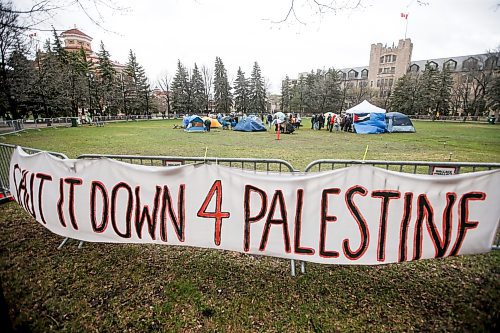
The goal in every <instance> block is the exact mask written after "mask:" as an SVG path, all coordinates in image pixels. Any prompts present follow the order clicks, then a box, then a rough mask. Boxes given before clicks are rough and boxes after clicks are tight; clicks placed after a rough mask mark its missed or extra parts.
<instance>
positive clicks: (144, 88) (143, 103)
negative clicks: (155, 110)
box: [125, 50, 151, 114]
mask: <svg viewBox="0 0 500 333" xmlns="http://www.w3.org/2000/svg"><path fill="white" fill-rule="evenodd" d="M125 74H126V75H127V83H126V85H127V94H126V95H127V109H128V110H127V111H131V112H132V113H135V114H141V113H144V114H149V112H150V99H151V96H150V94H151V90H150V86H149V83H148V78H147V76H146V72H145V71H144V68H143V67H142V66H141V65H139V63H138V62H137V58H136V56H135V54H134V52H133V51H132V50H130V53H129V59H128V62H127V67H126V69H125Z"/></svg>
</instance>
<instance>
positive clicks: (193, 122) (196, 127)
mask: <svg viewBox="0 0 500 333" xmlns="http://www.w3.org/2000/svg"><path fill="white" fill-rule="evenodd" d="M185 131H186V132H205V124H204V123H203V119H201V118H200V117H199V116H196V115H194V116H191V117H189V119H188V125H187V127H186V129H185Z"/></svg>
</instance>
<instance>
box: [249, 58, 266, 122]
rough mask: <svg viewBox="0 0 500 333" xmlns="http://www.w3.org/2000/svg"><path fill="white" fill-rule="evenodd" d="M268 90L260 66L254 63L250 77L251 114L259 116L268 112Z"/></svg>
mask: <svg viewBox="0 0 500 333" xmlns="http://www.w3.org/2000/svg"><path fill="white" fill-rule="evenodd" d="M266 102H267V98H266V88H265V85H264V79H263V78H262V74H261V71H260V67H259V64H258V63H257V62H255V63H254V65H253V69H252V75H251V77H250V103H249V104H250V112H252V113H255V114H259V113H264V112H266Z"/></svg>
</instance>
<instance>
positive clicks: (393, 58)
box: [392, 54, 396, 62]
mask: <svg viewBox="0 0 500 333" xmlns="http://www.w3.org/2000/svg"><path fill="white" fill-rule="evenodd" d="M392 61H393V62H394V61H396V55H395V54H393V55H392Z"/></svg>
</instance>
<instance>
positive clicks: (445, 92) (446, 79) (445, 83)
mask: <svg viewBox="0 0 500 333" xmlns="http://www.w3.org/2000/svg"><path fill="white" fill-rule="evenodd" d="M437 79H438V80H439V81H438V87H437V94H436V104H435V110H436V113H437V112H439V113H440V114H441V115H447V114H448V112H449V110H450V103H451V93H452V88H453V77H452V76H451V72H450V70H449V69H448V68H443V70H442V71H441V72H440V73H439V75H438V77H437Z"/></svg>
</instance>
